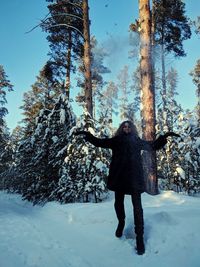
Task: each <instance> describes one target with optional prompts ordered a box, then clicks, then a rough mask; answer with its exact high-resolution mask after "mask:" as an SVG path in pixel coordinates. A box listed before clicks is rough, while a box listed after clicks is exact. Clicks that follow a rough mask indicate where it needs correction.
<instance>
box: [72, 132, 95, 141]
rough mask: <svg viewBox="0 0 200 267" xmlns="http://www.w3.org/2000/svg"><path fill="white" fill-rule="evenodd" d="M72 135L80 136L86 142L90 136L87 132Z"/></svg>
mask: <svg viewBox="0 0 200 267" xmlns="http://www.w3.org/2000/svg"><path fill="white" fill-rule="evenodd" d="M74 135H76V136H77V135H82V136H83V139H85V140H86V141H88V140H89V138H90V137H91V135H92V134H91V133H89V132H86V131H77V132H75V133H74Z"/></svg>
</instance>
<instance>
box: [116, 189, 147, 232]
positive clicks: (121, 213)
mask: <svg viewBox="0 0 200 267" xmlns="http://www.w3.org/2000/svg"><path fill="white" fill-rule="evenodd" d="M124 196H125V194H124V193H121V192H115V204H114V206H115V211H116V215H117V218H118V221H119V222H123V221H124V220H125V210H124ZM131 199H132V204H133V214H134V222H135V233H136V235H137V236H141V235H143V233H144V219H143V209H142V202H141V193H139V192H135V193H134V194H132V195H131Z"/></svg>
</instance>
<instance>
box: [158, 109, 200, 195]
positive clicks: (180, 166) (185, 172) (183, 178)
mask: <svg viewBox="0 0 200 267" xmlns="http://www.w3.org/2000/svg"><path fill="white" fill-rule="evenodd" d="M176 132H179V133H180V135H181V137H182V140H180V139H179V140H173V142H168V144H167V147H166V152H165V154H163V152H162V151H161V152H160V153H159V154H160V155H159V156H160V157H159V161H158V162H159V166H158V170H159V178H160V186H161V188H162V189H165V190H166V189H170V190H174V191H176V192H185V193H188V194H195V193H199V192H200V176H199V170H200V164H199V157H200V149H199V144H200V128H199V125H198V124H197V121H196V118H195V116H194V114H193V113H192V112H190V111H182V112H179V116H177V123H176ZM169 155H170V157H169Z"/></svg>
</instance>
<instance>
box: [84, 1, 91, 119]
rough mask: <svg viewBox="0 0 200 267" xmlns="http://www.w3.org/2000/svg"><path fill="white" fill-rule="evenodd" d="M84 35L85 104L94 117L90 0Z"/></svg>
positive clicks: (85, 15) (85, 3) (86, 5)
mask: <svg viewBox="0 0 200 267" xmlns="http://www.w3.org/2000/svg"><path fill="white" fill-rule="evenodd" d="M83 35H84V58H83V62H84V71H85V103H86V110H87V111H88V112H89V114H90V115H91V116H93V102H92V78H91V47H90V20H89V7H88V0H83Z"/></svg>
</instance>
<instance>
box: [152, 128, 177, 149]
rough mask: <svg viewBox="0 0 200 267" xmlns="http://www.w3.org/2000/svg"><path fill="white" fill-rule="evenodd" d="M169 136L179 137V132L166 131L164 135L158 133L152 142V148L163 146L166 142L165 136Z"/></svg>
mask: <svg viewBox="0 0 200 267" xmlns="http://www.w3.org/2000/svg"><path fill="white" fill-rule="evenodd" d="M169 136H175V137H181V136H180V135H179V134H176V133H174V132H168V133H166V134H164V135H160V136H159V137H158V138H157V139H156V140H155V141H154V142H153V148H154V149H155V150H157V149H160V148H162V147H164V146H165V145H166V144H167V137H169Z"/></svg>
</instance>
